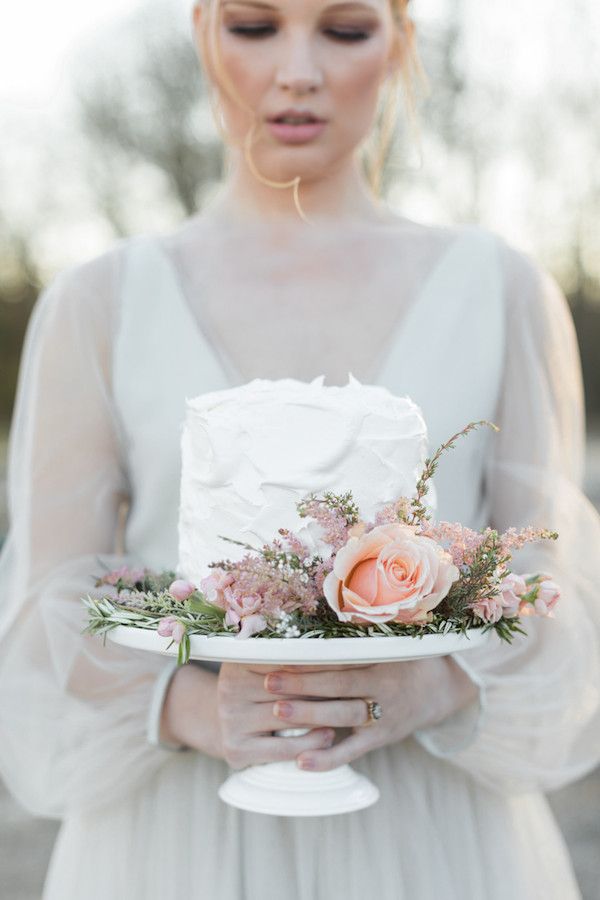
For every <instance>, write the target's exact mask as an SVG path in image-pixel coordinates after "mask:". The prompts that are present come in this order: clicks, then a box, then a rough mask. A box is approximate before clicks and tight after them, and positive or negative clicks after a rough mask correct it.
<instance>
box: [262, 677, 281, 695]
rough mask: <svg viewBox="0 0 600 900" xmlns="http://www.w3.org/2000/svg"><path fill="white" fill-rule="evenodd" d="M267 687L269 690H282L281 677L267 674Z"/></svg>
mask: <svg viewBox="0 0 600 900" xmlns="http://www.w3.org/2000/svg"><path fill="white" fill-rule="evenodd" d="M265 687H266V689H267V690H268V691H279V690H281V678H280V677H279V675H267V677H266V679H265Z"/></svg>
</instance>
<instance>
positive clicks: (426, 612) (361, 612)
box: [323, 523, 459, 623]
mask: <svg viewBox="0 0 600 900" xmlns="http://www.w3.org/2000/svg"><path fill="white" fill-rule="evenodd" d="M415 532H416V526H413V525H404V524H400V523H398V524H390V525H378V526H376V527H375V528H373V529H371V531H368V532H367V533H366V534H363V535H362V536H360V537H351V538H350V540H349V541H348V542H347V543H346V544H345V546H344V547H342V548H341V549H340V550H339V551H338V553H337V555H336V557H335V561H334V564H333V571H332V572H330V573H329V575H327V577H326V578H325V581H324V583H323V592H324V594H325V597H326V599H327V602H328V603H329V605H330V606H331V608H332V609H333V610H334V612H335V613H336V615H337V617H338V618H339V619H340V620H341V621H346V622H347V621H351V622H392V621H393V622H405V623H414V622H416V623H419V622H426V621H428V620H429V619H430V618H431V616H430V612H431V610H432V609H434V608H435V607H436V606H437V605H438V604H439V603H440V602H441V601H442V600H443V599H444V597H445V596H446V595H447V594H448V592H449V590H450V587H451V585H452V583H453V582H454V581H456V579H457V578H458V577H459V571H458V569H457V567H456V566H455V565H453V563H452V560H451V557H450V554H449V553H447V552H446V551H445V550H444V549H443V548H442V547H440V546H439V544H436V543H435V541H433V540H431V539H430V538H427V537H423V536H422V535H418V534H416V533H415Z"/></svg>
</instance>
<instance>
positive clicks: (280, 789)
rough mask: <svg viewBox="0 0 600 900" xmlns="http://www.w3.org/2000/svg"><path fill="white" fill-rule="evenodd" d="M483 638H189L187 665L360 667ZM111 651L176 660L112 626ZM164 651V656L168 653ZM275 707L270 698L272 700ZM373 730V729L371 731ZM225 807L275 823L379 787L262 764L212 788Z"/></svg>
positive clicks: (371, 798)
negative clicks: (272, 818)
mask: <svg viewBox="0 0 600 900" xmlns="http://www.w3.org/2000/svg"><path fill="white" fill-rule="evenodd" d="M489 634H490V632H489V631H487V632H485V633H484V632H483V631H482V630H481V629H478V628H474V629H470V630H469V631H467V632H466V633H465V634H454V633H453V634H443V635H442V634H427V635H424V636H423V637H422V638H414V637H404V636H402V637H386V636H382V637H364V638H363V637H358V638H327V639H321V638H257V637H251V638H246V639H244V640H240V639H238V638H236V637H234V636H230V635H211V636H204V635H190V659H199V660H212V661H217V662H237V663H246V664H248V663H259V664H261V665H265V664H266V665H285V666H290V665H297V666H303V665H304V666H307V665H310V666H314V665H318V664H322V665H344V666H348V665H365V664H368V663H383V662H396V661H399V660H415V659H427V658H432V657H435V656H445V655H447V654H449V653H456V652H458V651H463V650H469V649H471V648H475V647H480V646H482V645H483V644H484V643H485V642H486V641H487V640H488V637H489ZM108 635H109V637H110V638H111V639H112V640H113V641H115V642H116V643H118V644H122V645H124V646H127V647H132V648H135V649H137V650H146V651H150V652H153V653H161V654H165V655H167V656H177V652H178V651H177V647H176V646H175V645H174V644H172V646H171V647H168V645H169V643H171V638H169V637H166V638H165V637H161V636H160V635H159V634H158V632H157V631H154V630H149V629H145V628H133V627H130V626H126V625H118V626H117V627H116V628H113V629H111V631H109V632H108ZM167 648H168V649H167ZM274 700H275V698H274ZM375 727H376V726H375ZM307 731H309V729H307V728H285V729H282V730H280V731H276V732H275V734H276V735H281V736H294V735H301V734H306V732H307ZM219 796H220V797H221V799H222V800H224V801H225V803H228V804H230V805H231V806H235V807H238V808H239V809H244V810H247V811H249V812H256V813H265V814H267V815H276V816H330V815H336V814H339V813H348V812H353V811H355V810H358V809H364V808H365V807H367V806H371V805H372V804H373V803H375V802H376V801H377V800H378V798H379V790H378V788H377V787H376V786H375V785H374V784H373V783H372V782H371V781H369V779H368V778H366V777H365V776H364V775H362V774H360V773H358V772H356V771H355V770H354V769H352V768H351V766H349V765H344V766H339V767H338V768H336V769H331V770H330V771H328V772H306V771H303V770H302V769H300V768H299V767H298V766H297V765H296V763H295V762H294V761H291V762H277V763H265V764H263V765H257V766H249V767H248V768H246V769H242V770H240V771H237V772H234V773H233V774H232V775H230V776H229V778H227V780H226V781H225V782H224V783H223V784H222V785H221V787H220V788H219Z"/></svg>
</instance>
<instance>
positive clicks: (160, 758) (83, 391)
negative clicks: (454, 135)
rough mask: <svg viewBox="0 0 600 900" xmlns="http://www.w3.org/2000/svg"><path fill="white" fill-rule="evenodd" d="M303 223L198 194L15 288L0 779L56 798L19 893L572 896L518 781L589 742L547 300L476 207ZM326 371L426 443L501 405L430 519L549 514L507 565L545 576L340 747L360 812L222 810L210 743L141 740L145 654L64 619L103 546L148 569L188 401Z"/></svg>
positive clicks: (150, 698) (591, 570)
mask: <svg viewBox="0 0 600 900" xmlns="http://www.w3.org/2000/svg"><path fill="white" fill-rule="evenodd" d="M306 228H307V226H305V225H304V224H303V223H300V225H299V226H294V227H291V226H290V227H285V228H278V229H276V230H274V231H273V230H271V231H269V230H268V228H267V227H266V226H260V227H256V228H252V229H251V228H249V227H248V226H245V227H242V226H235V227H231V228H230V229H229V231H227V232H223V229H222V228H221V229H219V230H217V229H214V228H212V227H211V225H210V219H207V218H206V216H205V215H201V216H197V217H194V218H192V219H189V220H188V221H187V222H186V223H184V225H183V226H182V227H181V228H179V229H178V230H177V231H175V232H173V233H171V234H169V235H166V236H162V237H158V236H154V235H142V236H139V237H137V238H132V239H125V240H121V241H119V242H117V243H116V244H115V245H114V246H113V247H112V248H111V249H110V250H109V251H108V252H107V253H104V254H103V255H101V256H99V257H96V258H95V259H92V260H90V261H88V262H85V263H83V264H81V265H78V266H74V267H72V268H69V269H67V270H65V271H63V272H61V273H60V274H59V275H57V276H56V277H55V278H54V279H53V281H52V283H51V284H50V286H49V287H48V288H47V289H46V290H45V291H44V294H43V296H42V297H41V298H40V301H39V302H38V305H37V307H36V310H35V312H34V315H33V318H32V322H31V325H30V328H29V331H28V336H27V341H26V347H25V351H24V357H23V363H22V368H21V376H20V383H19V390H18V397H17V404H16V411H15V416H14V420H13V426H12V431H11V440H10V457H9V501H10V533H9V537H8V540H7V543H6V546H5V548H4V551H3V555H2V559H1V567H0V588H1V589H0V613H1V616H0V773H1V774H2V776H3V777H4V778H5V780H6V782H7V784H8V786H9V788H10V789H11V791H12V792H13V793H14V795H15V797H16V798H17V799H18V800H19V801H20V802H21V803H22V804H23V805H24V806H25V807H26V808H27V809H29V810H30V811H31V812H32V813H34V814H37V815H43V816H51V817H57V818H60V819H62V820H63V823H62V827H61V830H60V832H59V837H58V840H57V844H56V847H55V851H54V854H53V857H52V861H51V865H50V869H49V872H48V877H47V881H46V886H45V892H44V900H107V898H110V900H159V898H160V900H181V898H185V897H194V898H207V900H341V898H344V900H364V897H365V896H377V897H378V898H379V900H402V898H405V900H433V898H436V900H438V898H443V900H504V898H511V900H532V898H543V900H553V898H556V900H569V898H575V897H577V896H578V891H577V887H576V885H575V882H574V878H573V875H572V871H571V866H570V862H569V859H568V856H567V853H566V850H565V847H564V845H563V841H562V838H561V836H560V834H559V832H558V830H557V827H556V825H555V823H554V821H553V818H552V815H551V813H550V811H549V809H548V805H547V803H546V800H545V798H544V796H543V792H545V791H548V790H552V789H554V788H557V787H560V786H561V785H564V784H566V783H567V782H569V781H570V780H573V779H576V778H578V777H579V776H581V775H583V774H584V773H586V772H587V771H589V770H590V769H591V768H592V767H593V766H595V765H596V764H597V763H598V761H599V759H600V693H599V691H600V687H599V686H600V661H599V644H600V639H599V635H600V601H599V598H598V587H597V584H598V575H599V574H600V562H599V554H598V548H599V547H600V523H599V519H598V516H597V514H596V512H595V511H594V509H593V508H592V506H591V505H590V504H589V503H588V501H587V500H586V499H585V497H584V496H583V494H582V492H581V478H582V464H583V452H582V451H583V425H584V423H583V413H582V385H581V373H580V365H579V358H578V353H577V347H576V340H575V335H574V329H573V325H572V321H571V319H570V315H569V312H568V307H567V304H566V301H565V299H564V297H563V295H562V294H561V293H560V291H559V289H558V287H557V286H556V283H555V282H554V281H553V280H552V278H551V277H550V276H549V275H547V274H546V273H545V272H543V271H542V270H541V269H540V268H539V267H538V266H537V265H536V264H535V263H534V262H533V261H531V260H530V259H529V258H528V257H527V256H525V255H524V254H522V253H520V252H518V251H516V250H514V249H512V248H511V247H510V246H509V245H508V244H506V243H505V242H504V241H503V240H502V239H500V238H499V237H497V236H496V235H494V234H492V233H490V232H487V231H485V230H484V229H480V228H477V227H460V228H433V227H429V226H422V225H417V224H415V223H410V222H408V221H406V220H399V221H398V224H397V225H393V226H385V227H384V226H377V227H376V226H360V227H359V226H352V227H350V228H349V229H348V231H347V232H346V233H345V234H344V237H343V238H341V237H340V235H339V234H335V233H334V232H333V231H332V230H331V229H328V228H326V227H324V226H318V227H313V229H312V230H310V233H307V231H306ZM299 229H303V234H302V236H300V231H299ZM307 234H308V236H307ZM300 238H301V239H300ZM348 371H351V372H352V374H353V375H354V376H355V377H357V378H359V380H361V381H365V382H368V381H371V382H377V383H380V384H384V385H386V386H387V387H388V388H389V389H390V390H392V391H394V392H396V393H400V394H409V395H410V396H412V398H413V399H414V400H416V401H417V402H418V403H420V405H421V406H422V408H423V410H424V413H425V417H426V420H427V422H428V425H429V430H430V437H431V443H432V445H437V444H438V443H439V442H441V441H442V440H444V439H445V438H447V437H448V436H450V435H451V434H452V433H453V432H454V431H456V430H457V429H459V428H461V427H462V426H463V425H465V424H466V423H467V422H468V421H470V420H472V419H480V418H488V419H491V420H493V421H495V422H496V423H497V424H499V425H500V426H501V429H502V430H501V432H500V433H499V434H494V433H493V432H492V431H491V430H488V429H482V430H480V431H477V432H475V433H473V434H471V435H470V436H468V437H467V438H466V439H463V441H462V442H461V443H460V444H459V445H458V446H457V448H456V449H455V450H454V451H452V452H451V453H450V454H448V455H446V457H445V459H444V461H443V463H442V464H441V466H440V469H439V475H438V476H437V477H436V488H437V494H438V502H439V513H438V515H439V517H441V518H446V519H450V520H461V521H462V522H464V523H465V524H468V525H471V526H474V527H480V526H483V525H485V524H486V523H488V522H489V523H491V524H492V525H494V526H496V527H498V528H505V527H507V526H509V525H516V526H518V525H522V524H544V525H546V526H549V527H555V528H557V529H558V530H559V532H560V535H561V536H560V540H559V541H558V542H557V543H556V544H546V545H532V546H530V547H529V548H526V549H524V550H523V551H521V552H520V558H518V560H517V563H518V565H517V566H516V568H518V570H520V571H540V570H542V571H548V572H550V573H552V574H553V575H554V576H555V577H556V578H557V580H559V581H560V582H561V584H562V588H563V599H562V602H561V604H560V605H559V607H558V608H557V615H556V618H555V619H543V620H529V621H528V623H527V630H528V632H529V634H528V637H527V638H523V639H517V640H516V641H515V642H514V644H513V645H512V646H507V645H503V644H501V643H500V642H496V641H494V643H493V644H492V645H491V646H489V647H486V648H484V649H483V650H475V651H469V652H468V653H464V654H462V657H461V662H462V664H463V666H464V667H465V668H466V670H467V671H468V672H469V674H470V676H471V677H472V678H473V680H474V681H475V682H476V684H477V685H478V686H479V699H478V701H477V703H475V704H474V705H473V707H471V708H469V709H466V710H463V711H462V712H461V713H459V714H457V715H455V716H452V717H450V718H449V719H447V720H446V721H445V722H443V723H442V724H440V725H438V726H436V727H435V728H430V729H426V730H423V731H421V732H418V733H417V734H415V735H414V736H413V737H411V738H409V739H407V740H405V741H403V742H401V743H398V744H396V745H393V746H388V747H386V748H384V749H381V750H378V751H375V752H372V753H370V754H368V755H366V756H365V757H363V758H362V759H360V760H359V761H357V762H356V763H355V764H354V765H355V767H356V768H357V769H359V770H361V771H364V772H365V773H367V774H368V775H369V776H370V777H371V778H372V779H373V781H375V782H376V784H377V785H378V786H379V787H380V789H381V794H382V797H381V800H380V801H379V803H377V804H376V805H375V806H373V807H371V808H370V809H367V810H364V811H361V812H356V813H352V814H349V815H342V816H333V817H325V818H314V819H297V820H296V819H286V818H276V817H269V816H261V815H255V814H249V813H244V812H240V811H237V810H234V809H232V808H229V807H227V806H225V805H224V804H222V803H221V801H220V800H219V799H218V798H217V787H218V785H219V784H220V782H221V781H222V780H223V779H224V778H225V777H226V774H227V768H226V766H225V764H224V763H222V762H219V761H216V760H214V759H212V758H209V757H208V756H206V755H204V754H203V753H199V752H196V751H193V750H188V751H185V752H176V751H175V750H172V749H169V748H167V747H165V746H161V745H156V744H155V743H153V742H152V741H151V740H149V739H148V734H149V728H150V730H151V725H150V726H149V715H150V714H151V713H152V710H153V703H154V707H156V705H157V700H158V702H160V690H161V674H163V673H164V670H165V667H166V666H167V665H169V663H166V662H165V661H164V660H163V659H161V658H159V657H155V656H152V655H150V654H144V653H141V652H132V651H129V650H127V649H125V648H120V647H117V646H116V645H114V644H112V643H110V642H107V643H106V645H103V643H102V641H101V640H100V639H98V638H94V637H91V636H85V637H84V636H82V635H81V629H82V628H83V627H84V625H85V610H84V608H83V606H82V604H80V602H79V599H78V598H79V597H80V595H82V594H84V593H86V592H87V591H88V590H89V589H90V587H91V584H92V580H91V576H92V575H94V574H97V573H98V572H100V571H102V568H103V566H104V565H112V564H116V563H117V562H121V561H122V559H121V557H120V555H119V554H120V553H121V552H123V550H124V553H125V559H126V560H129V561H131V562H132V563H135V564H136V565H138V564H146V565H149V566H154V567H163V566H169V567H175V566H176V564H177V506H178V489H179V433H180V426H181V422H182V417H183V411H184V400H185V397H186V396H193V395H196V394H199V393H201V392H203V391H209V390H215V389H218V388H221V387H227V386H230V385H233V384H236V383H241V382H243V381H246V380H249V379H250V378H253V377H259V376H260V377H270V378H277V377H284V376H287V377H297V378H303V379H309V378H313V377H315V376H317V375H320V374H325V376H326V383H338V384H343V383H345V382H346V380H347V374H348ZM127 504H129V508H128V513H127V515H126V516H124V515H123V510H124V508H126V505H127ZM163 680H164V679H163ZM152 714H153V715H155V714H156V709H154V713H152Z"/></svg>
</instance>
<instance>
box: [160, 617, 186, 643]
mask: <svg viewBox="0 0 600 900" xmlns="http://www.w3.org/2000/svg"><path fill="white" fill-rule="evenodd" d="M157 631H158V633H159V634H160V636H161V637H172V638H173V640H174V641H175V643H176V644H180V643H181V641H182V639H183V636H184V634H185V625H184V624H183V622H180V621H179V620H178V619H177V618H175V616H166V617H165V618H164V619H161V620H160V622H159V623H158V628H157Z"/></svg>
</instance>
